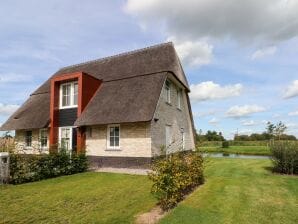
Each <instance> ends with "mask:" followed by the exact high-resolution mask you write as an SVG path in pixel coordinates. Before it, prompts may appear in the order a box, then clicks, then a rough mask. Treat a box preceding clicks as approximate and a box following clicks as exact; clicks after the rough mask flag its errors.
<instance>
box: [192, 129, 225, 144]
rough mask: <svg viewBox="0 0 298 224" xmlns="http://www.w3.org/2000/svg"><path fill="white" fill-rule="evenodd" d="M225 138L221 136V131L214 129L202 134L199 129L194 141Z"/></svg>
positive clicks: (222, 139) (221, 139)
mask: <svg viewBox="0 0 298 224" xmlns="http://www.w3.org/2000/svg"><path fill="white" fill-rule="evenodd" d="M224 140H225V138H224V137H223V136H222V133H221V132H216V131H207V133H206V134H205V135H204V134H203V133H202V131H201V130H200V131H199V133H197V134H196V141H197V142H203V141H224Z"/></svg>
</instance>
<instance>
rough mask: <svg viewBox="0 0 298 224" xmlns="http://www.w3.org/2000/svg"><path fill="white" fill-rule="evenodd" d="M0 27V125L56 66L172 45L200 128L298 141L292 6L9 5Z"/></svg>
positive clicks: (296, 32) (296, 25)
mask: <svg viewBox="0 0 298 224" xmlns="http://www.w3.org/2000/svg"><path fill="white" fill-rule="evenodd" d="M0 21H1V22H0V30H1V32H0V52H1V54H0V124H1V123H3V122H4V121H5V120H6V119H7V118H8V117H9V115H11V114H12V113H13V111H15V110H16V109H17V108H18V106H19V105H21V104H22V103H23V102H24V101H25V100H26V99H27V98H28V96H29V94H30V93H31V92H33V91H34V90H35V89H36V88H37V87H38V86H39V85H40V84H42V83H43V82H44V81H45V80H46V79H47V78H48V77H49V76H50V75H51V74H53V73H54V72H55V71H56V70H58V69H59V68H60V67H63V66H67V65H71V64H75V63H80V62H84V61H88V60H91V59H96V58H101V57H104V56H109V55H113V54H116V53H120V52H125V51H129V50H134V49H137V48H142V47H146V46H150V45H154V44H158V43H162V42H166V41H173V42H174V44H175V47H176V50H177V51H178V54H179V56H180V58H181V61H182V64H183V67H184V70H185V73H186V74H187V78H188V81H189V83H190V85H191V90H192V93H191V102H192V110H193V113H194V118H195V126H196V129H202V130H203V131H204V132H205V131H207V130H217V131H222V132H223V133H224V135H225V136H226V137H227V138H231V137H232V136H233V134H234V133H235V132H236V131H237V130H238V132H239V133H245V134H247V133H251V132H262V131H263V130H264V129H265V123H266V122H267V121H272V122H278V121H283V122H284V123H286V124H287V126H288V133H289V134H294V135H296V136H297V137H298V60H297V56H298V3H297V1H295V0H262V1H258V0H247V1H245V2H242V3H241V4H239V1H237V0H225V1H224V0H197V1H195V0H184V1H173V0H172V1H170V0H164V1H157V0H146V1H142V0H129V1H124V0H122V1H96V0H86V1H83V2H76V1H70V0H59V1H58V0H52V1H37V0H34V1H33V0H27V1H21V0H19V1H14V0H10V1H1V3H0Z"/></svg>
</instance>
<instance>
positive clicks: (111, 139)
mask: <svg viewBox="0 0 298 224" xmlns="http://www.w3.org/2000/svg"><path fill="white" fill-rule="evenodd" d="M110 146H112V147H113V146H115V144H114V137H111V136H110Z"/></svg>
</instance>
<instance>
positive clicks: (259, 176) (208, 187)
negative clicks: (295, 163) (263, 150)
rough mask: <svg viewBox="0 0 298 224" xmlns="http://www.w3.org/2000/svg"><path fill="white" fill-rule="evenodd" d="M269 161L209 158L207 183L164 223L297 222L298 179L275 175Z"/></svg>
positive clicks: (272, 223)
mask: <svg viewBox="0 0 298 224" xmlns="http://www.w3.org/2000/svg"><path fill="white" fill-rule="evenodd" d="M270 166H271V162H270V160H260V159H259V160H253V159H227V158H220V159H219V158H217V159H216V158H209V159H207V162H206V178H207V180H206V183H205V184H204V185H203V186H201V187H199V188H198V189H197V190H196V191H195V192H194V193H192V194H191V195H189V196H188V197H187V199H186V200H185V201H183V202H182V203H180V204H179V205H178V207H176V208H175V209H174V210H172V211H171V212H170V213H169V214H168V215H167V216H166V217H165V218H164V219H163V220H162V221H161V223H163V224H165V223H171V224H173V223H174V224H175V223H183V224H187V223H191V224H192V223H202V224H207V223H210V224H214V223H219V224H221V223H226V224H233V223H235V224H238V223H241V224H248V223H251V224H255V223H258V224H263V223H264V224H265V223H268V224H269V223H270V224H275V223H276V224H282V223H284V224H291V223H293V224H294V223H298V177H297V176H285V175H276V174H272V173H271V172H270V171H269V170H268V167H270Z"/></svg>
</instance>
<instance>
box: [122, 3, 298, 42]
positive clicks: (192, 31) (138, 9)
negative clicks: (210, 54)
mask: <svg viewBox="0 0 298 224" xmlns="http://www.w3.org/2000/svg"><path fill="white" fill-rule="evenodd" d="M125 10H126V12H128V13H129V14H131V15H133V16H136V17H137V18H139V20H140V23H142V24H152V25H155V26H156V23H160V24H162V25H164V26H165V28H166V31H167V32H168V33H169V35H170V36H176V37H179V38H181V39H183V38H186V39H199V38H205V37H207V38H208V37H210V38H231V39H235V40H237V41H245V42H246V43H254V42H260V43H261V42H263V43H265V44H267V46H268V44H274V43H276V42H279V41H284V40H288V39H291V38H292V37H295V36H297V34H298V28H297V27H298V13H297V11H298V1H296V0H262V1H260V0H246V1H244V2H241V4H239V1H238V0H229V1H223V0H200V1H198V0H184V1H172V0H163V1H158V0H146V1H140V0H128V1H127V3H126V5H125Z"/></svg>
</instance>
